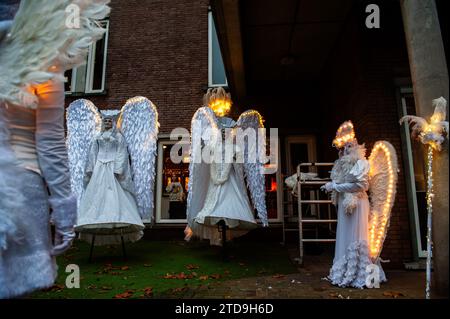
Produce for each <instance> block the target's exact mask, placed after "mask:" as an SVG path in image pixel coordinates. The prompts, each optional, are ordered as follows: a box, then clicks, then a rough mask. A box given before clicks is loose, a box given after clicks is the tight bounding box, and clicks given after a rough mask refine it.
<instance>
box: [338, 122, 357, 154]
mask: <svg viewBox="0 0 450 319" xmlns="http://www.w3.org/2000/svg"><path fill="white" fill-rule="evenodd" d="M354 139H355V131H354V130H353V123H352V122H351V121H347V122H344V123H343V124H342V125H341V126H340V127H339V128H338V130H337V132H336V138H335V139H334V140H333V146H335V147H337V148H341V147H343V146H344V145H345V144H346V143H348V142H350V141H352V140H354Z"/></svg>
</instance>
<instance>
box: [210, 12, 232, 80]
mask: <svg viewBox="0 0 450 319" xmlns="http://www.w3.org/2000/svg"><path fill="white" fill-rule="evenodd" d="M213 23H214V17H213V15H212V11H211V10H209V11H208V87H220V86H223V87H228V77H227V74H226V70H225V65H224V72H225V83H213V52H212V51H213V48H212V47H213V46H212V40H213V32H212V31H213V29H212V26H213ZM216 37H217V29H216ZM217 40H218V39H217ZM220 55H221V57H222V64H223V56H222V52H221V53H220Z"/></svg>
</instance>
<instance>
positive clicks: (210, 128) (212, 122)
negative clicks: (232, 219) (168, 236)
mask: <svg viewBox="0 0 450 319" xmlns="http://www.w3.org/2000/svg"><path fill="white" fill-rule="evenodd" d="M217 129H218V124H217V118H216V115H215V114H214V112H213V110H212V109H210V108H209V107H206V106H204V107H201V108H199V109H198V110H197V111H196V112H195V114H194V116H193V117H192V121H191V148H190V160H189V182H188V189H189V192H188V196H187V222H188V225H190V226H192V225H193V222H194V219H195V217H196V216H197V213H198V212H199V211H200V210H201V209H202V206H203V203H204V201H205V197H206V192H200V191H199V189H206V186H205V185H204V187H202V185H201V184H202V183H203V184H204V183H205V182H206V183H207V181H209V179H210V172H209V169H208V164H206V163H205V162H204V161H203V160H202V141H205V140H212V139H214V137H212V136H208V135H209V134H213V133H214V132H216V130H217ZM208 133H209V134H208ZM190 236H192V231H190ZM190 236H189V237H190Z"/></svg>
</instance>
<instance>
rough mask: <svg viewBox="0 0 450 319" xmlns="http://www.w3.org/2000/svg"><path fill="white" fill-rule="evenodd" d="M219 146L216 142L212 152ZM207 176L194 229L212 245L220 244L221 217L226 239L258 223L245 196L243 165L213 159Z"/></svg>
mask: <svg viewBox="0 0 450 319" xmlns="http://www.w3.org/2000/svg"><path fill="white" fill-rule="evenodd" d="M219 146H221V144H218V145H217V148H216V150H215V152H218V151H221V149H220V148H219ZM229 146H230V147H232V145H229ZM225 147H227V146H225ZM210 175H211V179H210V181H209V185H208V191H207V194H206V199H205V203H204V205H203V208H202V209H201V211H200V212H199V213H198V215H197V217H196V218H195V222H196V226H195V230H194V231H195V233H197V234H198V235H199V236H200V237H202V238H205V239H209V240H210V243H211V245H221V244H222V239H221V234H220V233H219V232H218V229H217V223H218V222H219V221H221V220H223V221H224V222H225V224H226V225H227V226H228V228H229V230H228V232H227V236H228V238H234V237H238V236H242V235H244V234H246V233H247V232H248V231H249V230H251V229H253V228H256V227H257V223H256V220H255V218H254V216H253V210H252V208H251V205H250V201H249V198H248V195H247V187H246V185H245V183H244V171H243V166H242V164H241V163H236V162H234V163H215V162H213V163H211V164H210Z"/></svg>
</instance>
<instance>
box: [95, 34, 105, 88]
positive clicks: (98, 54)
mask: <svg viewBox="0 0 450 319" xmlns="http://www.w3.org/2000/svg"><path fill="white" fill-rule="evenodd" d="M105 44H106V41H105V36H103V38H102V39H101V40H98V41H97V43H96V48H95V55H94V63H93V68H94V70H93V73H94V76H93V80H92V90H102V89H103V87H102V86H103V63H104V59H105Z"/></svg>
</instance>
